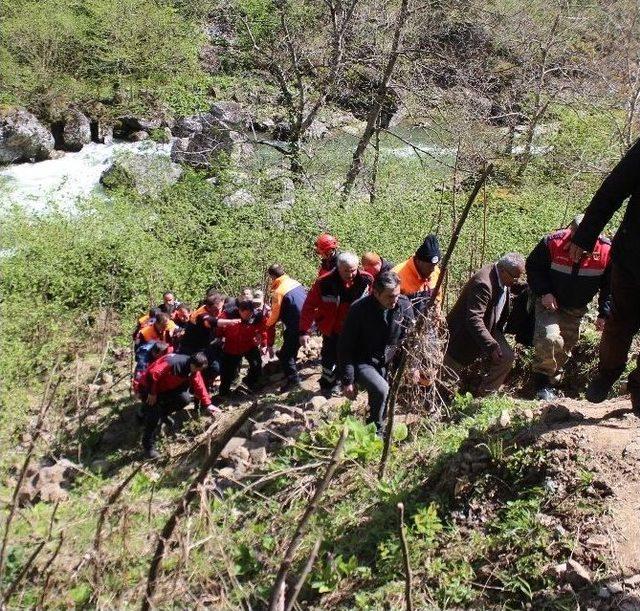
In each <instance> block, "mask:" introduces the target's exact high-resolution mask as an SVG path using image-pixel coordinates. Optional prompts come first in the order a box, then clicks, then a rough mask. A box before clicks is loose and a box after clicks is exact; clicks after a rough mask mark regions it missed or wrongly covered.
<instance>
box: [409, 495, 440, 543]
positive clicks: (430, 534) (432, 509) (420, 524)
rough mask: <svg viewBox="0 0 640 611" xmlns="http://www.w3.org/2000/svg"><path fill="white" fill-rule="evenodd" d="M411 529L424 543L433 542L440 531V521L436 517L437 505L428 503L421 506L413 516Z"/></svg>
mask: <svg viewBox="0 0 640 611" xmlns="http://www.w3.org/2000/svg"><path fill="white" fill-rule="evenodd" d="M413 531H414V533H415V534H416V535H420V536H421V537H422V539H423V540H424V542H425V543H427V544H429V543H433V542H434V541H435V540H436V537H437V535H438V533H440V532H441V531H442V522H441V521H440V518H439V517H438V506H437V505H436V504H435V503H430V504H429V505H428V506H426V507H421V508H420V509H419V510H418V511H417V512H416V513H415V515H414V516H413Z"/></svg>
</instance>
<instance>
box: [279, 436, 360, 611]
mask: <svg viewBox="0 0 640 611" xmlns="http://www.w3.org/2000/svg"><path fill="white" fill-rule="evenodd" d="M347 433H348V429H347V427H346V426H345V427H344V428H343V429H342V434H341V435H340V439H338V443H337V444H336V447H335V449H334V450H333V455H332V456H331V460H330V461H329V466H328V467H327V470H326V472H325V474H324V476H323V478H322V479H321V480H320V483H319V484H318V486H317V488H316V491H315V494H314V495H313V498H312V499H311V502H310V503H309V504H308V505H307V508H306V509H305V512H304V514H303V515H302V518H300V521H299V522H298V526H297V527H296V530H295V532H294V534H293V537H292V538H291V542H290V543H289V547H288V548H287V551H286V552H285V555H284V558H283V560H282V563H281V564H280V569H279V570H278V575H277V576H276V581H275V584H274V586H273V590H271V597H270V599H269V611H276V609H277V608H278V607H277V602H278V599H279V594H280V592H281V591H282V588H283V586H284V582H285V579H286V577H287V573H288V572H289V568H291V563H292V561H293V556H294V555H295V553H296V550H297V549H298V547H299V546H300V543H302V537H303V536H304V534H305V532H306V529H307V526H308V525H309V521H310V520H311V517H312V516H313V514H314V513H315V512H316V511H317V510H318V507H319V506H320V498H321V497H322V495H323V494H324V491H325V490H326V489H327V487H328V486H329V482H331V479H332V478H333V475H334V473H335V470H336V467H337V466H338V463H339V462H340V457H341V455H342V449H343V447H344V442H345V440H346V438H347Z"/></svg>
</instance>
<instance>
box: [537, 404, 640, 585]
mask: <svg viewBox="0 0 640 611" xmlns="http://www.w3.org/2000/svg"><path fill="white" fill-rule="evenodd" d="M556 405H563V406H565V407H567V408H569V409H570V410H571V411H572V414H571V418H570V419H567V420H564V421H561V422H557V423H552V424H547V425H546V428H547V431H546V432H542V433H541V437H542V438H547V439H549V440H551V439H553V440H554V441H556V440H557V441H563V442H566V443H568V444H569V445H570V446H573V447H576V448H577V449H579V450H580V451H581V453H584V454H585V455H586V456H587V457H588V463H589V467H590V468H591V469H592V470H594V471H595V472H596V473H597V475H598V478H599V479H601V480H602V481H604V482H605V483H606V484H607V485H608V486H609V487H610V488H611V490H612V492H613V494H612V496H611V497H610V499H609V503H608V512H609V514H610V516H611V525H610V528H609V534H610V539H611V546H612V552H613V556H614V558H615V559H616V561H617V562H618V564H619V567H618V568H619V570H620V572H621V574H624V575H629V574H634V573H638V572H640V418H638V417H637V416H635V415H633V413H632V412H631V403H630V401H629V400H628V399H627V398H617V399H613V400H610V401H606V402H604V403H602V404H600V405H593V404H590V403H588V402H586V401H577V400H572V399H563V400H560V401H558V402H557V403H556Z"/></svg>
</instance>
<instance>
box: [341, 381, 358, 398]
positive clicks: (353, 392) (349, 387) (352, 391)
mask: <svg viewBox="0 0 640 611" xmlns="http://www.w3.org/2000/svg"><path fill="white" fill-rule="evenodd" d="M342 394H343V395H344V396H345V397H346V398H347V399H349V400H351V401H353V400H355V398H356V397H357V396H358V389H357V388H356V386H355V384H343V385H342Z"/></svg>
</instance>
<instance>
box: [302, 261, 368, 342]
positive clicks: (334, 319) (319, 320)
mask: <svg viewBox="0 0 640 611" xmlns="http://www.w3.org/2000/svg"><path fill="white" fill-rule="evenodd" d="M372 283H373V278H372V277H371V275H369V274H367V272H363V271H362V270H358V273H357V274H356V276H355V278H354V279H353V282H352V283H351V286H349V287H346V286H345V285H344V282H343V281H342V278H340V274H339V272H338V269H337V268H335V269H334V270H333V271H331V272H329V273H328V274H327V275H326V276H322V277H320V278H318V279H317V280H316V281H315V282H314V284H313V286H312V287H311V291H310V292H309V294H308V295H307V299H306V300H305V302H304V306H302V313H301V315H300V333H301V334H303V335H306V334H307V333H309V331H310V330H311V326H312V325H313V323H314V322H315V323H316V324H317V325H318V330H319V331H320V333H322V335H333V334H336V333H340V331H342V325H343V324H344V321H345V318H346V317H347V313H348V312H349V308H350V307H351V304H352V303H353V302H354V301H356V300H358V299H360V297H364V296H365V295H368V294H369V293H370V292H371V284H372Z"/></svg>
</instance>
